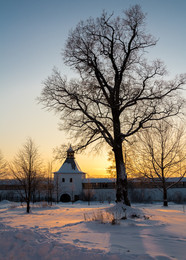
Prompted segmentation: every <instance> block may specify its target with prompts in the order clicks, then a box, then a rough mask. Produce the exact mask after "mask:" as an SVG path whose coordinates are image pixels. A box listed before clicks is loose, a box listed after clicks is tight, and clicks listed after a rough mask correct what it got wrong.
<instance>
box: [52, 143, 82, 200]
mask: <svg viewBox="0 0 186 260" xmlns="http://www.w3.org/2000/svg"><path fill="white" fill-rule="evenodd" d="M84 179H85V173H84V172H82V171H81V169H80V167H79V165H78V163H77V162H76V160H75V158H74V150H73V149H72V147H71V146H70V147H69V149H68V150H67V157H66V159H65V161H64V163H63V164H62V166H61V168H60V169H59V170H58V171H57V172H54V186H55V193H56V199H57V201H62V202H69V201H75V200H78V199H79V198H80V196H81V194H82V192H83V190H82V182H83V180H84Z"/></svg>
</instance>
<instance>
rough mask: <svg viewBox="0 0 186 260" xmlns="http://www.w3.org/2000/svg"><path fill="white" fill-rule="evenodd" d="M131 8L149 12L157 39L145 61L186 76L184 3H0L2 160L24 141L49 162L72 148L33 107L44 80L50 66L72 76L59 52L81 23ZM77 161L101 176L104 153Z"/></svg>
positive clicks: (50, 117) (51, 119) (50, 116)
mask: <svg viewBox="0 0 186 260" xmlns="http://www.w3.org/2000/svg"><path fill="white" fill-rule="evenodd" d="M133 4H140V5H141V7H142V10H143V11H144V12H145V13H147V28H148V31H149V32H150V33H151V34H153V35H154V36H155V37H156V38H158V39H159V42H158V44H157V46H156V47H154V48H152V49H151V50H149V51H150V53H149V57H150V58H152V59H154V58H160V59H162V60H163V61H164V62H165V64H166V66H167V69H168V71H169V77H170V78H171V77H172V78H173V77H174V76H175V75H176V74H179V73H184V72H186V15H185V13H186V1H185V0H164V1H162V0H141V1H137V0H136V1H133V0H32V1H29V0H0V150H1V152H2V154H3V155H4V157H5V159H7V160H12V158H13V157H14V155H15V154H16V153H17V151H18V149H20V148H21V147H22V145H23V144H24V143H25V141H26V138H27V137H31V138H33V140H34V141H35V143H36V145H38V146H39V151H40V153H41V155H42V157H43V159H44V160H51V159H52V150H53V148H55V147H56V146H59V145H60V144H64V143H66V144H68V143H70V140H68V139H67V136H66V135H65V133H64V132H61V131H59V129H58V123H59V118H58V117H57V116H56V115H55V114H54V113H51V112H47V111H45V110H43V109H42V106H41V105H38V104H37V101H36V98H37V97H38V96H39V95H40V93H41V90H42V81H44V79H46V78H47V76H49V75H50V74H51V71H52V69H53V67H54V66H56V67H58V68H59V69H60V71H61V73H62V74H63V75H67V77H68V78H70V77H71V76H72V72H71V71H70V70H69V68H67V67H65V65H64V64H63V60H62V58H61V54H60V53H61V51H62V49H63V47H64V43H65V41H66V39H67V37H68V32H69V30H70V29H71V28H74V27H75V26H76V24H77V23H78V22H79V21H80V20H84V19H87V18H89V17H90V16H92V17H97V16H100V14H101V12H102V10H106V11H107V12H108V13H112V12H113V11H114V13H115V14H116V15H121V14H122V10H125V9H126V8H128V7H130V5H133ZM185 96H186V94H185ZM71 144H72V146H73V143H71ZM76 159H77V161H78V163H79V165H80V167H81V169H82V170H83V171H85V172H88V173H89V174H91V175H92V176H93V175H94V174H95V176H96V175H97V174H100V173H102V174H104V173H105V168H106V167H107V166H108V162H107V151H106V150H103V151H102V152H101V153H100V154H98V155H92V154H91V153H90V152H86V153H84V154H83V155H77V156H76Z"/></svg>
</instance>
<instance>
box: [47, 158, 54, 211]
mask: <svg viewBox="0 0 186 260" xmlns="http://www.w3.org/2000/svg"><path fill="white" fill-rule="evenodd" d="M52 173H53V163H52V161H51V162H48V165H47V198H48V204H49V203H50V205H51V206H52V200H53V196H52V195H53V191H54V185H53V176H52Z"/></svg>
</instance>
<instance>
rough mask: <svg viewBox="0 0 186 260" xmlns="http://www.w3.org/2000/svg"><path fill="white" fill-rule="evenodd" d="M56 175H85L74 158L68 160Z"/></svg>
mask: <svg viewBox="0 0 186 260" xmlns="http://www.w3.org/2000/svg"><path fill="white" fill-rule="evenodd" d="M56 173H83V172H82V171H81V169H80V167H79V165H78V163H77V162H76V160H75V159H74V158H66V160H65V161H64V163H63V164H62V166H61V168H60V169H59V170H58V171H57V172H56Z"/></svg>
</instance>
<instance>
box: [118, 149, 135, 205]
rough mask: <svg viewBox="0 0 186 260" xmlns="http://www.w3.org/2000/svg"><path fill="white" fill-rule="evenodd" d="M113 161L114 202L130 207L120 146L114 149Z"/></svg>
mask: <svg viewBox="0 0 186 260" xmlns="http://www.w3.org/2000/svg"><path fill="white" fill-rule="evenodd" d="M114 155H115V161H116V174H117V180H116V202H123V203H124V204H125V205H127V206H130V205H131V204H130V200H129V198H128V187H127V186H128V184H127V174H126V170H125V164H124V161H123V152H122V144H120V145H117V146H116V148H115V149H114Z"/></svg>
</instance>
